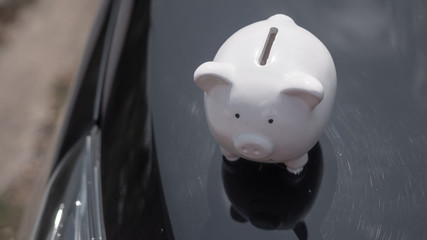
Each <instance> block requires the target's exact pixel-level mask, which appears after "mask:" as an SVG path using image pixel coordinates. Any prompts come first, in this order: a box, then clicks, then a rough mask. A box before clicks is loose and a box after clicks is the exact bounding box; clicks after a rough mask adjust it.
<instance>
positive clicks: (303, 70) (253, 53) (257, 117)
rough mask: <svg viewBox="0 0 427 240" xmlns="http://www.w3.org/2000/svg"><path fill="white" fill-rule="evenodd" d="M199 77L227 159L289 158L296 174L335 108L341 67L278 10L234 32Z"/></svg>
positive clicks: (271, 160) (209, 116)
mask: <svg viewBox="0 0 427 240" xmlns="http://www.w3.org/2000/svg"><path fill="white" fill-rule="evenodd" d="M194 81H195V83H196V84H197V85H198V86H199V87H200V88H201V89H203V90H204V92H205V110H206V116H207V121H208V125H209V128H210V130H211V132H212V134H213V136H214V138H215V139H216V140H217V141H218V142H219V144H220V145H221V151H222V153H223V155H224V156H225V157H226V158H227V159H228V160H230V161H233V160H237V159H239V158H241V157H242V158H245V159H247V160H252V161H258V162H267V163H284V164H285V165H286V166H287V169H288V170H289V171H291V172H293V173H295V174H297V173H299V172H300V171H301V170H302V169H303V167H304V165H305V164H306V163H307V161H308V158H307V152H308V151H309V150H310V149H311V148H312V147H313V146H314V144H315V143H316V142H317V141H318V139H319V138H320V136H321V134H322V132H323V129H324V127H325V125H326V123H327V120H328V118H329V115H330V113H331V110H332V106H333V102H334V98H335V90H336V71H335V67H334V63H333V60H332V57H331V55H330V54H329V52H328V50H327V49H326V47H325V46H324V45H323V44H322V43H321V42H320V40H318V39H317V38H316V37H315V36H314V35H312V34H311V33H310V32H308V31H307V30H305V29H303V28H301V27H299V26H297V25H296V24H295V23H294V21H293V20H292V19H291V18H289V17H287V16H285V15H274V16H272V17H270V18H269V19H267V20H265V21H261V22H257V23H254V24H251V25H249V26H247V27H245V28H243V29H241V30H239V31H237V32H236V33H235V34H233V35H232V36H231V37H230V38H229V39H228V40H227V41H226V42H225V43H224V44H223V45H222V46H221V48H220V49H219V50H218V52H217V54H216V56H215V58H214V60H213V61H211V62H206V63H203V64H202V65H200V66H199V67H198V68H197V70H196V71H195V74H194Z"/></svg>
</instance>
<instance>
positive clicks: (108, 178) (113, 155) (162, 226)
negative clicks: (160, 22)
mask: <svg viewBox="0 0 427 240" xmlns="http://www.w3.org/2000/svg"><path fill="white" fill-rule="evenodd" d="M117 7H118V8H119V17H118V23H117V25H118V26H120V27H123V28H124V29H116V33H117V32H118V33H120V34H119V35H117V34H116V33H115V36H114V40H113V43H112V46H113V48H112V49H111V52H115V54H111V55H110V56H111V58H110V62H116V64H117V65H116V66H114V68H115V71H112V72H110V73H111V74H113V75H112V76H108V77H107V82H106V84H105V89H104V93H107V94H108V95H104V98H103V104H102V106H103V111H102V112H101V114H102V117H101V128H102V138H101V142H102V144H101V156H102V160H101V161H102V162H101V167H102V185H103V189H102V190H103V191H102V194H103V204H104V221H105V227H106V229H105V230H106V234H107V238H109V239H136V238H141V239H143V238H147V237H149V239H173V234H172V229H171V227H170V223H169V219H168V213H167V209H166V205H165V203H164V199H163V192H162V186H161V183H160V176H159V170H158V164H157V158H156V151H155V146H154V142H153V134H152V128H151V118H150V108H149V106H148V102H147V86H146V85H147V76H146V66H147V58H146V56H147V47H146V45H147V41H148V29H149V23H150V20H149V14H148V13H149V2H148V1H135V2H133V1H121V2H120V5H117ZM127 18H128V19H127ZM127 22H128V23H129V25H126V23H127ZM119 23H121V24H119ZM121 34H123V35H121ZM114 48H117V49H114ZM116 50H117V51H116ZM114 57H117V58H118V59H114ZM107 88H108V89H107Z"/></svg>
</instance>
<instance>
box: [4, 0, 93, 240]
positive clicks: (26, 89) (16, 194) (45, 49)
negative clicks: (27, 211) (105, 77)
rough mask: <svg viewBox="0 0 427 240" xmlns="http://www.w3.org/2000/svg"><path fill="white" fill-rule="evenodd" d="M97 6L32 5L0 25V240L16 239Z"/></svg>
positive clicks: (65, 0)
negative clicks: (23, 213) (33, 184)
mask: <svg viewBox="0 0 427 240" xmlns="http://www.w3.org/2000/svg"><path fill="white" fill-rule="evenodd" d="M7 1H17V0H0V7H1V6H2V5H5V4H7ZM99 4H100V0H89V1H88V0H71V1H70V0H30V1H29V2H28V3H26V4H23V5H22V6H21V7H20V8H19V9H18V10H16V13H15V14H16V16H14V17H13V19H11V20H10V21H9V20H8V22H7V23H5V24H1V25H0V240H3V239H15V235H16V228H17V226H19V223H20V222H21V221H22V219H21V216H22V212H23V209H24V207H25V205H26V203H27V202H28V199H29V196H30V194H29V193H30V192H31V188H32V182H33V181H34V178H35V176H37V174H38V169H39V166H40V165H41V164H42V162H43V161H45V159H46V156H47V149H49V147H50V145H51V142H52V133H53V132H54V129H55V128H56V126H57V125H56V122H57V121H56V119H57V115H58V114H57V113H58V112H59V109H60V108H61V106H62V105H63V102H64V99H66V95H67V89H68V86H69V85H70V84H71V82H72V81H73V79H74V76H75V75H76V73H77V69H78V67H79V63H80V60H81V57H82V54H83V51H84V47H85V44H86V41H87V38H88V34H89V32H90V29H91V26H92V23H93V21H94V18H95V16H96V12H97V10H98V7H99Z"/></svg>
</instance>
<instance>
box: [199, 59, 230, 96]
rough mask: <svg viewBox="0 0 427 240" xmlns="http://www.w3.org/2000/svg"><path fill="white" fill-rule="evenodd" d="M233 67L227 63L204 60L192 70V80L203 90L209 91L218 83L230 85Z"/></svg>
mask: <svg viewBox="0 0 427 240" xmlns="http://www.w3.org/2000/svg"><path fill="white" fill-rule="evenodd" d="M232 75H233V68H232V67H231V66H230V65H229V64H227V63H218V62H205V63H203V64H202V65H200V66H199V67H198V68H197V69H196V71H195V72H194V82H195V83H196V85H197V86H199V87H200V88H201V89H202V90H203V91H205V92H206V93H209V91H210V90H211V89H212V88H213V87H215V86H218V85H229V86H232V83H231V81H230V79H232Z"/></svg>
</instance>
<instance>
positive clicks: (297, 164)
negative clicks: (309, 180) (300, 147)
mask: <svg viewBox="0 0 427 240" xmlns="http://www.w3.org/2000/svg"><path fill="white" fill-rule="evenodd" d="M307 162H308V155H307V153H306V154H304V155H302V156H301V157H300V158H297V159H293V160H289V161H286V162H285V165H286V168H287V169H288V171H289V172H291V173H293V174H295V175H298V174H299V173H300V172H301V171H302V170H303V169H304V165H305V164H306V163H307Z"/></svg>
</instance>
